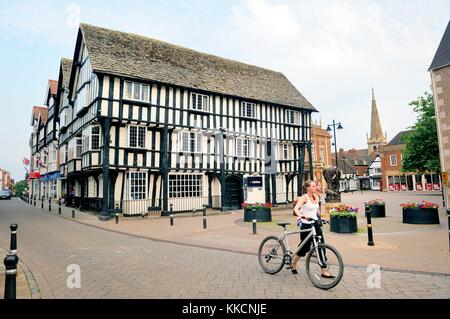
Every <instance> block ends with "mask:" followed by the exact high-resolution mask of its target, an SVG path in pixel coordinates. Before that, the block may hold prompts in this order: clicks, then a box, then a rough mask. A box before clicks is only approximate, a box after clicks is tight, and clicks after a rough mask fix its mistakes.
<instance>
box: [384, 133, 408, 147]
mask: <svg viewBox="0 0 450 319" xmlns="http://www.w3.org/2000/svg"><path fill="white" fill-rule="evenodd" d="M410 132H411V130H408V131H401V132H398V133H397V135H395V136H394V138H393V139H392V140H391V141H390V142H389V143H388V145H401V144H405V142H403V141H402V137H403V136H405V135H407V134H409V133H410Z"/></svg>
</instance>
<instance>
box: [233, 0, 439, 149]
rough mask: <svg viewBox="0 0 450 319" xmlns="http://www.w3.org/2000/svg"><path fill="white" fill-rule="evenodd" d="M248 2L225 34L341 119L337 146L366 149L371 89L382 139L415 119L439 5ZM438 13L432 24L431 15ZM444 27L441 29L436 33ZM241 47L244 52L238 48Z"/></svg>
mask: <svg viewBox="0 0 450 319" xmlns="http://www.w3.org/2000/svg"><path fill="white" fill-rule="evenodd" d="M407 7H408V8H405V3H404V2H379V1H377V2H375V1H314V2H311V1H285V2H284V3H283V4H280V2H274V1H272V2H271V1H269V0H251V1H250V0H248V1H243V2H242V3H240V4H237V5H235V7H234V8H233V10H232V16H231V17H230V24H231V25H232V28H231V32H232V34H230V35H229V38H230V39H233V41H234V42H235V43H236V45H235V48H236V49H237V50H238V51H240V55H245V58H246V61H247V62H249V63H252V64H257V65H262V66H266V67H269V68H273V69H275V70H279V71H282V72H283V73H285V74H286V76H287V77H288V78H289V79H290V80H291V81H292V82H293V83H294V85H296V87H297V88H298V89H299V90H300V91H301V92H302V93H303V94H304V95H305V96H306V97H307V98H308V99H309V100H310V101H311V102H312V103H313V104H314V105H315V106H316V107H317V108H318V109H319V110H320V114H318V115H316V117H320V118H322V119H323V120H324V121H323V122H324V123H326V122H327V121H331V120H332V119H333V118H336V119H337V120H340V121H343V122H344V123H345V127H346V130H343V131H342V132H340V137H339V138H340V143H341V144H340V145H339V146H343V147H354V146H356V147H364V146H365V142H366V134H365V133H366V132H367V131H369V129H370V128H369V126H370V106H371V91H370V90H371V86H372V85H374V87H375V94H376V97H377V102H378V107H379V111H380V115H381V119H382V126H383V129H385V130H387V131H388V137H393V136H394V135H395V134H396V133H397V132H398V131H399V130H402V129H404V128H405V127H408V126H410V125H411V124H413V122H414V120H415V116H414V114H412V112H411V109H410V107H409V106H408V103H409V102H410V101H411V100H412V99H413V98H415V97H417V96H419V95H421V94H422V93H423V92H424V91H425V90H427V89H429V76H428V74H427V72H426V69H427V67H428V64H429V63H430V61H431V59H432V57H433V54H434V50H435V49H436V46H437V42H438V41H439V37H440V36H441V35H442V33H441V34H439V33H436V29H434V28H433V27H434V26H437V28H439V26H440V28H441V30H443V28H444V27H445V24H446V19H448V18H447V17H445V16H444V14H441V15H440V16H436V13H435V12H442V10H443V9H442V7H447V8H448V4H445V3H443V2H440V3H439V2H434V3H429V2H421V1H418V2H408V6H407ZM431 16H433V18H437V20H433V22H432V21H431V19H430V17H431ZM441 32H442V31H441ZM244 52H245V53H244Z"/></svg>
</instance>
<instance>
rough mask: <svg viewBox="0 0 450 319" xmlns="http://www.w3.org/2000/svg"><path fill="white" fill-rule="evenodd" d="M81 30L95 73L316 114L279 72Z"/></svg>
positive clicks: (133, 37)
mask: <svg viewBox="0 0 450 319" xmlns="http://www.w3.org/2000/svg"><path fill="white" fill-rule="evenodd" d="M80 30H81V34H82V35H83V39H84V41H85V44H86V47H87V50H88V53H89V57H90V62H91V65H92V68H93V70H94V71H98V72H104V73H110V74H115V75H122V76H129V77H133V78H136V79H143V80H154V81H158V82H162V83H168V84H174V85H179V86H183V87H188V88H192V89H199V90H205V91H210V92H216V93H221V94H226V95H231V96H237V97H241V98H247V99H252V100H259V101H264V102H269V103H274V104H279V105H285V106H293V107H301V108H305V109H310V110H312V111H316V109H315V108H314V107H313V106H312V105H311V103H309V102H308V100H306V98H305V97H304V96H303V95H302V94H301V93H300V92H299V91H298V90H297V89H296V88H295V87H294V86H293V85H292V83H291V82H289V80H288V79H287V78H286V77H285V76H284V75H283V74H282V73H280V72H275V71H271V70H268V69H264V68H260V67H257V66H253V65H249V64H245V63H241V62H236V61H233V60H229V59H224V58H221V57H218V56H215V55H211V54H206V53H201V52H198V51H194V50H191V49H188V48H184V47H181V46H178V45H173V44H170V43H167V42H163V41H160V40H156V39H152V38H148V37H144V36H140V35H135V34H130V33H125V32H120V31H113V30H109V29H104V28H100V27H96V26H92V25H89V24H81V25H80Z"/></svg>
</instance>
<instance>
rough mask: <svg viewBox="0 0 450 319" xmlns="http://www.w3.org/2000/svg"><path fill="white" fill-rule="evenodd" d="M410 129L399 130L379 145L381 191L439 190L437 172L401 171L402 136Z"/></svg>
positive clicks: (404, 145)
mask: <svg viewBox="0 0 450 319" xmlns="http://www.w3.org/2000/svg"><path fill="white" fill-rule="evenodd" d="M409 132H410V131H401V132H399V133H398V134H397V135H396V136H395V137H394V138H393V139H392V140H391V141H390V142H389V143H388V144H387V145H384V146H382V147H380V156H381V171H382V187H383V191H423V190H428V191H431V190H440V189H441V186H440V177H439V175H438V174H417V173H414V172H403V171H402V162H403V151H404V149H405V147H406V144H405V143H404V142H403V137H404V136H405V135H407V134H408V133H409Z"/></svg>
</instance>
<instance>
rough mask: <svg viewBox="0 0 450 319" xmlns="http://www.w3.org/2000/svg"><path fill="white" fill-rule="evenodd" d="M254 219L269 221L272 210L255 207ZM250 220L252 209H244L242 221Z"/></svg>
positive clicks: (251, 218)
mask: <svg viewBox="0 0 450 319" xmlns="http://www.w3.org/2000/svg"><path fill="white" fill-rule="evenodd" d="M255 219H256V221H258V222H271V221H272V210H270V209H265V208H258V209H256V210H255ZM252 220H253V209H244V222H251V221H252Z"/></svg>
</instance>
